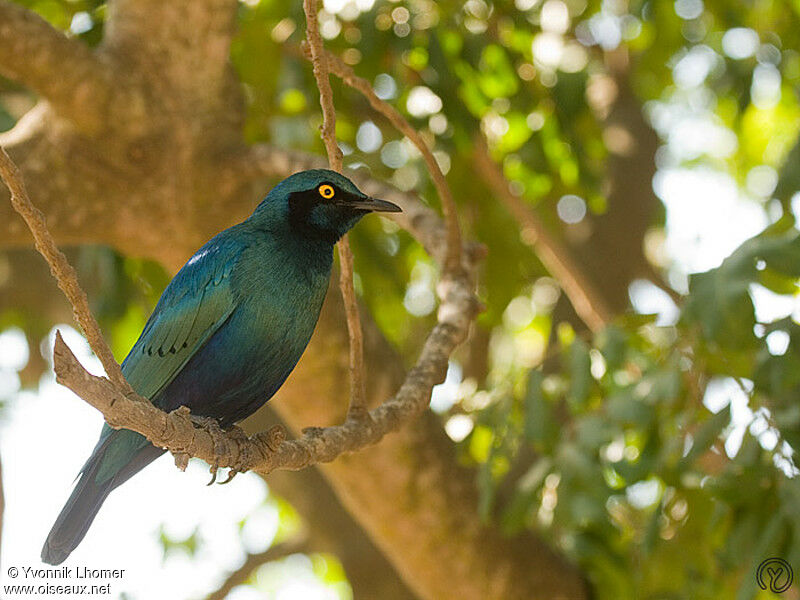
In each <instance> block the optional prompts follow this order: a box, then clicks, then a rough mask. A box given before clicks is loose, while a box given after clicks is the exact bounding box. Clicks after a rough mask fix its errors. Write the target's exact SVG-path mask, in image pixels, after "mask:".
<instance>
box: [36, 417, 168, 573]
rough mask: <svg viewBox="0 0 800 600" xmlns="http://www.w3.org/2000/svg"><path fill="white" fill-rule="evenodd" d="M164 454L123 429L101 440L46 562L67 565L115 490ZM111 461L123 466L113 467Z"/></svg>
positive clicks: (48, 546) (50, 539)
mask: <svg viewBox="0 0 800 600" xmlns="http://www.w3.org/2000/svg"><path fill="white" fill-rule="evenodd" d="M134 436H138V438H141V439H137V437H134ZM163 453H164V450H162V449H161V448H156V447H155V446H153V445H152V444H150V443H149V442H148V441H147V440H146V439H145V438H144V437H142V436H140V435H139V434H138V433H134V432H133V431H128V430H124V429H120V430H118V431H113V432H111V433H110V434H109V435H107V436H106V437H101V438H100V442H98V444H97V447H96V448H95V450H94V452H92V455H91V456H90V457H89V460H88V461H86V464H85V465H84V466H83V469H81V472H80V475H79V478H78V482H77V483H76V484H75V489H74V490H73V491H72V495H71V496H70V497H69V499H68V500H67V503H66V504H65V505H64V508H62V509H61V513H60V514H59V515H58V518H57V519H56V522H55V523H54V524H53V528H52V529H51V530H50V534H49V535H48V536H47V539H46V540H45V542H44V546H43V547H42V560H43V561H44V562H46V563H48V564H51V565H58V564H61V563H62V562H64V561H65V560H66V559H67V557H68V556H69V555H70V554H71V553H72V551H73V550H74V549H75V548H77V546H78V544H80V543H81V540H83V537H84V536H85V535H86V532H87V531H88V530H89V526H90V525H91V524H92V521H94V518H95V516H97V512H98V511H99V510H100V507H101V506H102V504H103V502H104V501H105V499H106V498H107V497H108V495H109V494H110V493H111V491H112V490H114V488H116V487H118V486H120V485H121V484H122V483H124V482H125V481H127V480H128V479H130V478H131V477H132V476H133V475H134V474H136V473H138V472H139V471H141V470H142V469H143V468H144V467H146V466H147V465H148V464H150V463H151V462H153V461H154V460H155V459H156V458H158V457H159V456H161V455H162V454H163ZM125 455H127V456H125ZM120 459H123V461H124V462H123V461H120ZM111 461H113V462H115V463H118V464H119V466H115V465H113V464H111V465H109V463H110V462H111ZM120 463H121V464H120ZM109 470H111V474H109V473H108V472H109Z"/></svg>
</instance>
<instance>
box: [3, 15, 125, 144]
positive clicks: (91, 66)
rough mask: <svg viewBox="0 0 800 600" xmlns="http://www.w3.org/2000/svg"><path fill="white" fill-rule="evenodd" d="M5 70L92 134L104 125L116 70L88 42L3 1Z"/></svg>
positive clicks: (9, 76) (8, 74) (83, 129)
mask: <svg viewBox="0 0 800 600" xmlns="http://www.w3.org/2000/svg"><path fill="white" fill-rule="evenodd" d="M0 73H2V74H3V75H4V76H6V77H8V78H9V79H13V80H14V81H18V82H19V83H21V84H23V85H25V86H27V87H30V88H31V89H33V90H34V91H36V92H37V93H39V94H40V95H41V96H43V97H44V98H46V99H47V100H48V101H49V102H50V104H51V105H52V106H53V107H54V108H55V110H56V111H57V112H58V113H60V114H61V115H62V116H64V117H66V118H67V119H69V120H70V121H72V123H74V124H75V125H76V126H77V127H78V128H79V129H81V130H82V131H84V132H85V133H88V134H96V133H98V132H99V131H101V130H102V129H103V127H104V121H105V115H104V112H105V111H104V107H105V105H106V103H107V102H108V100H109V97H110V95H111V91H112V89H113V86H112V85H111V83H110V80H111V74H110V72H109V71H108V69H107V68H106V67H105V65H104V64H103V63H102V62H101V61H100V60H98V58H97V56H96V55H95V54H94V53H93V52H92V51H91V50H90V49H89V47H88V46H86V44H84V43H83V42H81V41H80V40H77V39H70V38H68V37H66V36H65V35H64V34H63V33H61V32H60V31H58V30H57V29H55V28H53V27H52V26H51V25H50V24H49V23H48V22H47V21H45V20H44V19H42V18H41V17H40V16H39V15H37V14H35V13H34V12H32V11H30V10H28V9H26V8H24V7H22V6H19V5H17V4H13V3H11V2H6V1H3V0H0Z"/></svg>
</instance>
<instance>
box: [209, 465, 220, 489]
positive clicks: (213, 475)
mask: <svg viewBox="0 0 800 600" xmlns="http://www.w3.org/2000/svg"><path fill="white" fill-rule="evenodd" d="M218 470H219V467H217V466H216V465H211V468H210V469H209V471H210V472H211V481H209V482H208V483H207V484H206V486H210V485H213V484H214V482H215V481H216V480H217V471H218Z"/></svg>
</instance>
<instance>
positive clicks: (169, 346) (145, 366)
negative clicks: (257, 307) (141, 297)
mask: <svg viewBox="0 0 800 600" xmlns="http://www.w3.org/2000/svg"><path fill="white" fill-rule="evenodd" d="M225 233H227V232H224V233H223V234H220V236H217V237H216V238H214V239H213V240H211V241H210V242H209V243H208V244H206V245H205V246H203V248H201V249H200V250H198V251H197V253H195V255H194V256H193V257H192V258H191V259H190V260H189V262H187V263H186V265H185V266H184V267H183V268H182V269H181V270H180V272H179V273H178V274H177V275H176V276H175V278H174V279H173V280H172V281H171V282H170V284H169V286H167V289H166V290H164V293H163V294H162V296H161V299H160V300H159V301H158V304H157V305H156V308H155V310H154V311H153V314H152V315H151V316H150V319H148V321H147V324H146V325H145V327H144V330H143V331H142V334H141V336H139V339H138V341H137V342H136V344H134V346H133V348H132V349H131V351H130V353H129V354H128V356H127V358H126V359H125V361H124V362H123V363H122V372H123V373H124V375H125V377H126V378H127V379H128V381H129V382H130V384H131V385H132V386H133V388H134V389H135V390H136V391H137V392H138V393H139V394H140V395H142V396H144V397H146V398H150V399H152V398H154V397H155V396H156V395H157V394H158V393H159V392H160V391H161V390H162V389H164V387H166V386H167V385H168V384H169V383H170V382H171V381H172V380H173V379H174V378H175V376H176V375H177V374H178V373H179V372H180V370H181V369H182V368H183V366H184V365H185V364H186V362H187V361H188V360H189V359H190V358H191V357H192V356H194V354H195V353H196V352H197V351H198V350H199V349H200V348H201V347H202V346H203V344H205V343H206V342H207V341H208V339H209V338H210V337H211V336H212V335H213V334H214V333H215V332H216V331H217V330H218V329H219V327H220V326H221V325H222V324H223V323H224V322H225V321H226V320H227V319H228V317H230V315H231V313H233V311H234V310H235V309H236V299H235V297H234V294H233V293H232V290H231V273H232V271H233V269H234V267H235V265H236V262H237V261H238V259H239V256H240V254H241V252H242V250H243V249H244V247H245V245H244V244H243V243H241V242H240V241H234V240H233V239H231V238H232V237H233V236H226V235H225Z"/></svg>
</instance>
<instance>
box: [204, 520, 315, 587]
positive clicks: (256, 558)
mask: <svg viewBox="0 0 800 600" xmlns="http://www.w3.org/2000/svg"><path fill="white" fill-rule="evenodd" d="M306 551H307V544H306V540H305V537H303V536H301V537H299V538H298V539H294V540H289V541H286V542H282V543H280V544H276V545H274V546H270V547H269V548H267V549H266V550H264V552H256V553H254V554H248V555H247V557H246V558H245V560H244V562H243V563H242V566H240V567H239V568H238V569H236V570H235V571H233V572H232V573H230V574H229V575H228V577H227V578H226V579H225V581H223V582H222V585H220V586H219V587H218V588H217V589H216V590H214V591H213V592H211V593H210V594H209V595H208V596H206V600H225V598H226V597H227V596H228V594H229V593H230V592H231V590H232V589H233V588H235V587H236V586H237V585H242V584H243V583H247V580H248V579H249V578H250V575H251V574H252V573H253V571H255V570H256V569H257V568H258V567H260V566H261V565H263V564H266V563H268V562H272V561H273V560H278V559H280V558H283V557H285V556H289V555H290V554H296V553H297V552H306Z"/></svg>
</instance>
